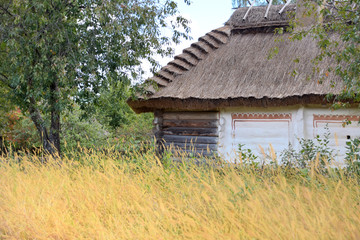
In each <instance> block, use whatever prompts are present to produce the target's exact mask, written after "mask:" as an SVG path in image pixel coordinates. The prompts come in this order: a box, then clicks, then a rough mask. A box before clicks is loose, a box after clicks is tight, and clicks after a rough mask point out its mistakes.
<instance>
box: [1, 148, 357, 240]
mask: <svg viewBox="0 0 360 240" xmlns="http://www.w3.org/2000/svg"><path fill="white" fill-rule="evenodd" d="M135 155H136V154H135ZM134 159H136V161H135V160H134ZM19 161H20V162H21V163H16V164H15V163H14V162H19ZM37 161H39V159H37V158H36V157H32V158H31V159H28V158H27V157H24V156H23V157H18V158H17V157H16V156H15V157H13V158H12V159H11V160H10V158H7V159H5V158H2V159H1V162H2V163H1V164H0V239H107V240H110V239H360V228H359V226H360V188H359V185H358V183H357V182H356V181H355V180H354V179H351V178H346V177H344V176H342V174H341V173H340V174H338V175H337V176H333V177H324V176H322V175H319V174H317V173H316V170H313V171H311V172H310V173H309V174H308V175H306V176H302V175H301V174H289V173H284V171H280V170H278V169H266V170H264V169H263V170H259V169H258V170H256V171H255V170H251V169H248V168H238V166H223V167H221V168H220V167H205V166H203V167H201V166H200V167H199V166H194V165H191V164H180V165H177V166H172V167H171V166H165V165H163V164H161V163H160V161H159V159H158V158H157V157H155V156H154V154H152V153H150V154H144V155H140V154H138V155H136V156H133V157H129V156H128V157H123V156H121V155H120V154H115V153H114V154H105V153H100V152H98V153H92V152H88V153H86V152H85V153H84V154H83V155H82V157H80V159H77V160H76V161H72V160H71V159H64V160H63V162H62V164H61V166H60V165H59V164H52V163H51V162H52V161H51V160H49V163H48V164H46V165H42V164H40V163H37ZM80 162H81V164H80Z"/></svg>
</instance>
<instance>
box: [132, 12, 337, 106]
mask: <svg viewBox="0 0 360 240" xmlns="http://www.w3.org/2000/svg"><path fill="white" fill-rule="evenodd" d="M281 7H282V6H272V8H270V11H269V14H268V18H267V19H265V18H264V15H265V12H266V7H253V8H252V9H251V10H250V12H249V14H248V16H247V18H246V20H245V21H244V20H243V17H244V15H245V13H246V11H247V8H240V9H238V10H236V11H235V12H234V14H233V15H232V16H231V18H230V19H229V21H228V22H227V23H226V24H225V26H224V27H222V28H218V29H215V30H213V31H211V32H209V33H207V34H206V35H205V36H203V37H201V38H200V39H199V41H198V42H195V43H193V44H192V45H191V47H189V48H186V49H184V51H183V53H182V54H180V55H178V56H175V58H174V60H173V61H171V62H169V63H168V65H167V66H165V67H163V68H162V69H161V70H160V71H159V72H158V73H157V74H156V76H154V77H152V78H151V79H152V80H151V81H154V83H155V85H156V86H155V87H150V88H149V89H148V90H149V91H148V93H149V94H148V95H147V96H142V97H140V98H139V99H137V100H129V101H128V103H129V105H130V106H131V107H132V108H133V109H134V110H135V111H136V112H144V111H156V110H158V109H168V110H204V111H205V110H216V109H219V108H222V107H232V106H244V105H245V106H284V105H292V104H310V103H324V96H325V95H326V94H328V93H334V94H336V93H339V92H340V90H341V84H335V83H336V82H341V81H339V79H338V78H337V77H336V76H335V75H333V74H332V73H331V72H330V73H329V72H328V69H329V66H334V63H333V61H331V60H330V59H325V60H324V61H322V62H320V63H319V64H318V65H317V66H316V69H315V71H314V64H313V62H312V61H311V60H313V59H314V58H315V57H316V56H317V54H318V53H319V49H318V47H317V45H316V42H315V41H314V40H313V39H312V38H311V37H307V38H304V39H303V40H301V41H291V40H289V36H290V35H289V34H287V33H285V34H282V35H278V34H274V29H275V28H277V27H284V26H287V25H288V24H289V19H290V18H291V15H292V14H291V13H292V12H294V5H289V6H287V7H286V9H285V11H284V12H283V13H282V14H281V15H280V14H279V13H278V12H279V10H280V9H281ZM334 37H335V36H334ZM277 50H278V53H277V54H273V56H272V57H269V56H270V55H271V53H272V52H274V51H277Z"/></svg>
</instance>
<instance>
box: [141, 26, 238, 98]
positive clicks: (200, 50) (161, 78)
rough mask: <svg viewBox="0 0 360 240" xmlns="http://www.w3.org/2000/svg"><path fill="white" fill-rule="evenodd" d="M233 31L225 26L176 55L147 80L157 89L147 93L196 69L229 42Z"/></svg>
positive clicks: (151, 87) (149, 88) (149, 89)
mask: <svg viewBox="0 0 360 240" xmlns="http://www.w3.org/2000/svg"><path fill="white" fill-rule="evenodd" d="M231 30H232V27H230V26H228V25H225V26H223V27H220V28H217V29H214V30H212V31H211V32H208V33H206V34H205V35H204V36H202V37H200V38H199V39H198V42H194V43H192V44H191V46H190V47H188V48H186V49H184V50H183V52H182V53H181V54H179V55H176V56H175V57H174V60H172V61H170V62H169V63H168V64H166V65H165V66H164V67H162V68H161V69H160V71H159V72H157V73H156V74H155V75H154V76H152V77H151V78H149V79H148V80H146V83H149V82H150V83H153V84H155V87H154V86H150V87H148V88H147V89H146V92H147V93H148V94H150V95H152V94H154V93H155V92H156V90H157V89H161V88H164V87H166V86H167V85H168V84H169V83H171V82H172V81H174V80H175V78H176V77H177V76H180V75H182V74H184V73H186V72H187V71H189V70H191V69H192V68H194V67H195V66H196V65H197V64H198V63H199V62H200V61H202V60H204V59H205V58H206V57H207V56H208V55H209V54H210V53H211V52H214V51H216V50H217V49H218V48H220V46H222V45H225V44H226V43H228V42H229V39H230V36H231Z"/></svg>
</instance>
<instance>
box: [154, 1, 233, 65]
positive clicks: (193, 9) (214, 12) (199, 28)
mask: <svg viewBox="0 0 360 240" xmlns="http://www.w3.org/2000/svg"><path fill="white" fill-rule="evenodd" d="M177 2H178V7H179V12H180V15H181V16H183V17H185V18H186V19H188V20H190V21H191V24H190V27H191V33H190V36H191V37H192V38H193V39H192V40H190V41H185V40H182V42H181V43H180V44H179V45H176V46H174V48H175V55H178V54H181V52H182V50H183V49H185V48H187V47H189V46H190V45H191V43H193V42H196V41H197V40H198V38H199V37H201V36H204V35H205V34H206V33H207V32H210V31H211V30H213V29H216V28H219V27H222V26H224V23H225V22H226V21H227V20H228V19H229V18H230V16H231V14H232V13H233V11H234V10H233V9H232V0H191V4H190V5H187V4H185V3H184V0H177ZM172 59H173V58H164V59H158V61H159V63H160V64H161V65H162V66H165V65H166V64H167V63H168V62H169V61H171V60H172Z"/></svg>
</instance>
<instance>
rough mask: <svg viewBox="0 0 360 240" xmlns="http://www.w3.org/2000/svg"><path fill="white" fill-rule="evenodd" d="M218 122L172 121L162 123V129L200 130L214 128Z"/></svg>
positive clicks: (213, 120)
mask: <svg viewBox="0 0 360 240" xmlns="http://www.w3.org/2000/svg"><path fill="white" fill-rule="evenodd" d="M218 124H219V121H218V120H217V119H209V120H173V119H168V120H164V121H163V126H164V127H200V128H216V127H218Z"/></svg>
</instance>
